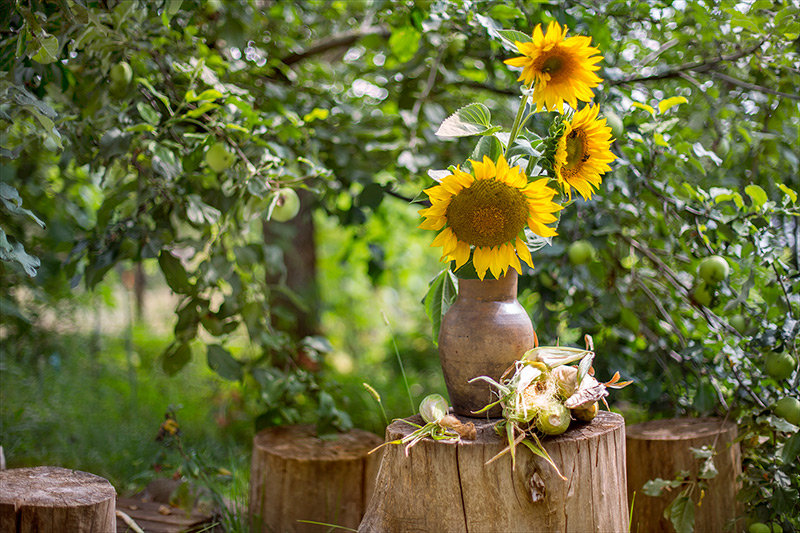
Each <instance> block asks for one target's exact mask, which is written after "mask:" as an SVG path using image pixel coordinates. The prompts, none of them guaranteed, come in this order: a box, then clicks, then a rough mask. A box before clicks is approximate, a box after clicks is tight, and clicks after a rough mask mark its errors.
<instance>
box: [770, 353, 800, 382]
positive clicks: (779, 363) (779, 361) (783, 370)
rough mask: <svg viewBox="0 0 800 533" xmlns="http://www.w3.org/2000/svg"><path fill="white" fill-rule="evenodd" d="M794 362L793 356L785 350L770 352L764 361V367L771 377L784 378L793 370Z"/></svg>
mask: <svg viewBox="0 0 800 533" xmlns="http://www.w3.org/2000/svg"><path fill="white" fill-rule="evenodd" d="M795 366H797V365H796V362H795V360H794V357H792V356H791V355H790V354H788V353H786V352H781V353H778V352H770V353H769V354H767V357H766V360H765V361H764V369H765V370H766V371H767V374H769V375H770V376H771V377H773V378H775V379H777V380H779V381H780V380H784V379H786V378H788V377H789V376H791V375H792V372H794V368H795Z"/></svg>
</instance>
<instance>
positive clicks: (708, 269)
mask: <svg viewBox="0 0 800 533" xmlns="http://www.w3.org/2000/svg"><path fill="white" fill-rule="evenodd" d="M729 272H730V266H728V262H727V261H725V258H724V257H720V256H718V255H711V256H709V257H706V258H705V259H703V260H702V261H701V262H700V266H699V267H698V269H697V273H698V275H699V276H700V279H702V280H703V281H705V282H706V283H708V284H709V285H714V284H717V283H719V282H720V281H723V280H725V279H726V278H727V277H728V273H729Z"/></svg>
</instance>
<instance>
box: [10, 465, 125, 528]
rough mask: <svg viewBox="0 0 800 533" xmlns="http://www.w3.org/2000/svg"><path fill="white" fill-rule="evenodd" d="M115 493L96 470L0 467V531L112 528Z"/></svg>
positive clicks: (113, 523) (114, 520)
mask: <svg viewBox="0 0 800 533" xmlns="http://www.w3.org/2000/svg"><path fill="white" fill-rule="evenodd" d="M116 495H117V493H116V491H115V490H114V487H112V486H111V483H109V482H108V481H107V480H105V479H103V478H102V477H100V476H96V475H94V474H89V473H87V472H80V471H78V470H69V469H66V468H59V467H54V466H40V467H35V468H15V469H12V470H3V471H0V531H13V532H17V533H27V532H40V533H47V532H51V531H52V532H61V531H70V532H75V533H84V532H86V533H88V532H94V531H102V532H113V531H115V530H116V516H115V514H114V511H115V499H116Z"/></svg>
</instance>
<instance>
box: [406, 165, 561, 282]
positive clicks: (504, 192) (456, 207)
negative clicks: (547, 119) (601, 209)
mask: <svg viewBox="0 0 800 533" xmlns="http://www.w3.org/2000/svg"><path fill="white" fill-rule="evenodd" d="M470 163H471V165H472V172H471V173H468V172H464V171H463V170H461V169H459V168H458V167H457V168H456V169H455V170H454V171H453V173H452V174H450V175H449V176H446V177H445V178H444V179H442V181H441V182H440V183H439V185H435V186H433V187H431V188H429V189H426V190H425V193H426V194H427V195H428V197H429V198H430V201H431V206H430V207H428V208H426V209H422V210H420V215H421V216H423V217H424V218H425V220H424V221H423V222H422V224H420V226H419V227H420V228H423V229H430V230H434V231H439V230H441V231H440V233H439V234H438V235H437V236H436V238H435V239H434V240H433V243H432V244H431V246H441V247H442V259H443V260H451V261H455V263H456V268H459V267H461V266H462V265H463V264H464V263H466V262H467V261H468V260H469V257H470V251H471V250H472V249H473V248H474V251H473V252H472V261H473V264H474V266H475V271H476V272H477V273H478V277H479V278H480V279H483V278H484V277H485V276H486V271H487V270H490V271H491V272H492V275H493V276H494V277H495V278H499V277H500V276H502V275H503V274H505V272H506V271H507V270H508V268H509V267H512V268H514V269H515V270H516V271H517V272H519V273H522V267H521V265H520V262H519V260H520V259H522V260H523V261H525V262H526V263H528V264H529V265H530V266H531V267H533V260H532V258H531V253H530V251H529V250H528V246H527V244H526V242H525V238H524V231H523V230H524V229H525V226H528V227H530V229H531V230H532V231H533V232H534V233H536V234H538V235H541V236H542V237H552V236H554V235H556V231H555V229H553V228H551V227H548V226H547V224H550V223H553V222H555V221H556V217H555V215H553V213H555V212H557V211H558V210H560V209H561V206H560V205H558V204H556V203H554V202H553V201H552V200H553V196H555V194H556V191H555V190H553V189H551V188H550V187H548V186H547V179H541V180H537V181H534V182H531V183H528V178H527V177H526V176H525V172H524V171H523V170H522V168H520V167H518V166H516V167H513V168H511V167H509V166H508V162H507V161H506V159H505V158H504V157H503V156H500V158H499V159H498V161H497V163H495V162H493V161H492V160H491V159H489V158H488V157H486V156H484V158H483V161H470Z"/></svg>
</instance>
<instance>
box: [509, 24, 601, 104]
mask: <svg viewBox="0 0 800 533" xmlns="http://www.w3.org/2000/svg"><path fill="white" fill-rule="evenodd" d="M591 42H592V40H591V39H590V38H589V37H584V36H582V35H577V36H575V37H569V38H567V27H566V26H564V29H563V31H562V29H561V26H559V25H558V22H551V23H550V24H549V25H548V26H547V34H546V35H543V34H542V25H541V24H537V26H536V28H535V29H534V30H533V34H532V36H531V41H529V42H524V43H522V42H519V41H516V42H515V43H514V44H516V45H517V49H518V50H519V52H520V53H521V54H522V56H520V57H515V58H512V59H507V60H506V61H505V63H506V64H507V65H511V66H512V67H522V74H520V76H519V78H518V81H523V80H524V81H525V84H526V85H530V84H531V83H533V82H534V81H535V82H536V85H534V89H533V103H534V104H535V106H536V110H537V111H538V110H539V109H545V110H554V111H559V112H561V110H562V107H563V106H562V104H563V102H567V103H568V104H569V105H570V106H571V107H572V108H573V109H576V108H577V100H581V101H583V102H588V101H589V100H591V99H592V96H593V93H592V88H593V87H597V85H598V84H599V83H600V82H601V81H602V80H601V79H600V77H599V76H597V75H596V74H595V73H594V71H595V70H600V67H599V66H597V65H596V64H595V63H598V62H599V61H600V60H601V59H602V56H600V55H599V54H600V50H598V49H597V48H595V47H593V46H591Z"/></svg>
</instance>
